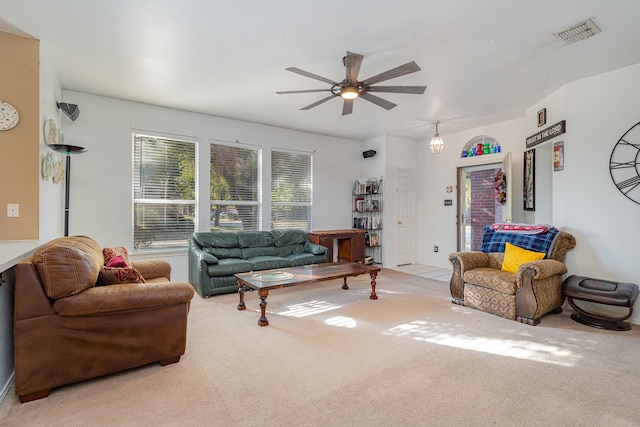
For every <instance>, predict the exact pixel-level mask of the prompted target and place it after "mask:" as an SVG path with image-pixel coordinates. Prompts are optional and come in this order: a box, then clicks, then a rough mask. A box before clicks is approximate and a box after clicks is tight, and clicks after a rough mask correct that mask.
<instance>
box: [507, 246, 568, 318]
mask: <svg viewBox="0 0 640 427" xmlns="http://www.w3.org/2000/svg"><path fill="white" fill-rule="evenodd" d="M566 272H567V267H566V266H565V265H564V264H563V263H562V262H560V261H556V260H554V259H541V260H538V261H531V262H527V263H524V264H522V265H521V266H520V267H518V272H517V273H516V275H517V276H516V277H517V283H516V286H517V290H516V307H517V308H516V320H518V321H519V322H522V323H527V324H529V325H537V324H538V322H540V315H541V314H544V313H547V312H548V311H550V309H554V310H558V309H559V310H560V311H561V310H562V308H559V305H562V299H563V297H562V296H561V289H560V287H561V285H562V275H563V274H565V273H566ZM554 276H557V278H554ZM534 284H535V286H536V289H537V292H538V293H541V289H540V286H544V287H545V288H546V289H547V290H546V291H545V293H547V295H546V297H539V296H538V297H537V296H536V292H534V291H533V289H534ZM549 292H550V294H549ZM549 295H552V297H551V298H549ZM539 298H540V299H539ZM556 300H558V301H556ZM554 301H556V302H555V303H554Z"/></svg>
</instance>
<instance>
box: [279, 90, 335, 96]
mask: <svg viewBox="0 0 640 427" xmlns="http://www.w3.org/2000/svg"><path fill="white" fill-rule="evenodd" d="M311 92H331V89H308V90H279V91H277V92H276V93H277V94H278V95H281V94H283V93H311Z"/></svg>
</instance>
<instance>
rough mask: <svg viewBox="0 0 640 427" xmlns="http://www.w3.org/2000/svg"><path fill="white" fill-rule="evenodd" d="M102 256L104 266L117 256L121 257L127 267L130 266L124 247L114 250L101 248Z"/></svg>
mask: <svg viewBox="0 0 640 427" xmlns="http://www.w3.org/2000/svg"><path fill="white" fill-rule="evenodd" d="M102 256H103V257H104V265H107V264H108V263H109V261H111V259H112V258H114V257H117V256H119V257H122V259H123V260H124V262H125V264H126V265H127V267H128V266H130V265H131V263H130V262H129V253H128V252H127V248H125V247H124V246H118V247H115V248H103V249H102Z"/></svg>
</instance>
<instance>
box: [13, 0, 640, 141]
mask: <svg viewBox="0 0 640 427" xmlns="http://www.w3.org/2000/svg"><path fill="white" fill-rule="evenodd" d="M587 18H593V19H594V21H595V22H596V23H597V24H598V26H599V27H600V28H601V29H602V32H601V33H600V34H597V35H596V36H594V37H592V38H589V39H587V40H583V41H580V42H578V43H575V44H572V45H566V44H565V43H564V42H562V41H560V40H558V39H557V38H556V37H554V35H553V33H555V32H558V31H560V30H562V29H565V28H567V27H569V26H572V25H574V24H577V23H578V22H580V21H583V20H585V19H587ZM638 21H640V1H638V0H607V1H604V0H536V1H521V0H517V1H516V0H483V1H478V0H447V1H445V0H440V1H436V0H432V1H426V0H395V1H382V0H348V1H347V0H277V1H275V0H274V1H268V0H180V1H177V0H109V1H102V0H61V1H50V0H40V1H38V0H21V1H16V0H0V30H1V31H7V32H12V33H16V34H20V35H25V36H31V37H34V38H37V39H40V40H41V49H42V51H43V53H44V55H45V56H47V57H48V58H50V59H51V61H52V63H53V65H54V67H55V70H56V72H57V74H58V77H59V79H60V82H61V84H62V87H63V88H64V89H68V90H74V91H81V92H87V93H93V94H98V95H104V96H109V97H115V98H120V99H127V100H132V101H137V102H143V103H149V104H155V105H161V106H166V107H172V108H178V109H183V110H188V111H194V112H200V113H205V114H211V115H216V116H221V117H229V118H235V119H241V120H247V121H251V122H256V123H264V124H269V125H273V126H280V127H285V128H291V129H297V130H302V131H307V132H315V133H320V134H326V135H334V136H340V137H345V138H353V139H358V140H363V139H367V138H371V137H375V136H380V135H394V136H400V137H405V138H411V139H426V138H430V137H431V135H432V134H433V132H434V126H433V124H432V122H433V120H440V122H441V124H440V126H439V130H440V133H442V134H443V135H446V134H447V133H452V132H457V131H461V130H465V129H470V128H474V127H478V126H483V125H487V124H492V123H497V122H500V121H504V120H509V119H513V118H517V117H523V116H524V114H525V110H526V109H527V108H528V107H531V106H532V105H533V104H535V103H536V102H537V101H539V100H540V99H541V98H543V97H544V96H546V95H548V94H549V93H551V92H552V91H554V90H555V89H557V88H559V87H560V86H562V85H563V84H565V83H567V82H570V81H573V80H577V79H581V78H584V77H588V76H591V75H595V74H599V73H602V72H606V71H609V70H613V69H616V68H621V67H624V66H628V65H632V64H636V63H639V62H640V48H639V47H638V40H640V25H638ZM347 50H349V51H351V52H356V53H360V54H362V55H364V62H363V64H362V67H361V69H360V75H359V77H360V80H362V79H363V78H366V77H370V76H372V75H375V74H378V73H380V72H383V71H386V70H388V69H390V68H393V67H396V66H398V65H401V64H404V63H406V62H409V61H412V60H414V61H416V62H417V63H418V65H419V66H420V67H421V68H422V70H421V71H419V72H416V73H413V74H409V75H406V76H403V77H399V78H396V79H392V80H389V81H387V82H385V83H384V84H385V85H426V86H427V90H426V92H425V93H424V95H408V94H379V96H381V97H383V98H385V99H387V100H390V101H392V102H394V103H396V104H398V106H397V107H396V108H394V109H392V110H389V111H387V110H384V109H382V108H380V107H378V106H376V105H374V104H371V103H369V102H367V101H366V100H363V99H356V100H355V103H354V109H353V114H351V115H348V116H342V115H341V114H342V102H341V100H340V99H335V100H331V101H329V102H326V103H324V104H322V105H320V106H318V107H316V108H313V109H311V110H308V111H301V110H300V108H302V107H304V106H306V105H308V104H311V103H313V102H315V101H317V100H320V99H321V98H323V97H325V96H326V94H324V93H306V94H287V95H277V94H276V93H275V92H276V91H277V90H301V89H322V88H328V86H329V85H327V84H325V83H322V82H320V81H317V80H313V79H310V78H307V77H304V76H301V75H298V74H295V73H292V72H289V71H285V68H287V67H298V68H301V69H303V70H305V71H309V72H311V73H314V74H318V75H321V76H323V77H327V78H329V79H332V80H335V81H341V80H342V79H343V78H344V67H343V65H342V57H343V56H344V55H345V52H346V51H347ZM0 98H1V94H0ZM80 108H81V109H82V106H81V105H80Z"/></svg>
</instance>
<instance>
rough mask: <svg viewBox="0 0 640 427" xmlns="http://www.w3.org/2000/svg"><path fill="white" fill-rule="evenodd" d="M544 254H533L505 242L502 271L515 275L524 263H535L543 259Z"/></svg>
mask: <svg viewBox="0 0 640 427" xmlns="http://www.w3.org/2000/svg"><path fill="white" fill-rule="evenodd" d="M544 256H545V253H544V252H534V251H528V250H526V249H522V248H521V247H518V246H516V245H512V244H511V243H509V242H507V243H506V244H505V248H504V261H502V271H508V272H510V273H517V272H518V267H520V266H521V265H522V264H524V263H525V262H530V261H537V260H539V259H542V258H544Z"/></svg>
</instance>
